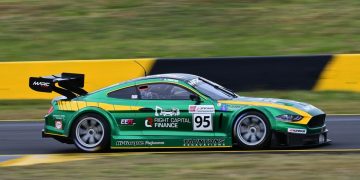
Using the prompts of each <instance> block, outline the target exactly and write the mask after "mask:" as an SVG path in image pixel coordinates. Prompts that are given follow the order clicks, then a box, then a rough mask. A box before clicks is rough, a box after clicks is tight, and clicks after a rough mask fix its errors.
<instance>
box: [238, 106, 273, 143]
mask: <svg viewBox="0 0 360 180" xmlns="http://www.w3.org/2000/svg"><path fill="white" fill-rule="evenodd" d="M234 138H235V139H236V144H237V146H238V147H240V148H243V149H263V148H264V147H266V146H268V145H269V143H270V140H271V127H270V123H269V121H268V119H267V118H266V116H264V115H263V114H262V113H259V112H256V111H249V112H246V113H244V114H242V115H240V116H239V117H238V118H237V119H236V122H235V124H234Z"/></svg>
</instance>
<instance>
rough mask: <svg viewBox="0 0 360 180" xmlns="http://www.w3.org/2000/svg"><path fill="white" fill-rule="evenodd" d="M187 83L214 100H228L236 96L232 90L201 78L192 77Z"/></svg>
mask: <svg viewBox="0 0 360 180" xmlns="http://www.w3.org/2000/svg"><path fill="white" fill-rule="evenodd" d="M188 83H189V84H190V85H191V86H193V87H194V88H195V89H197V90H198V91H200V92H201V93H203V94H205V95H207V96H209V97H210V98H212V99H214V100H223V99H226V100H228V99H234V98H236V97H238V96H237V95H236V94H235V93H233V92H232V91H230V90H228V89H226V88H224V87H222V86H220V85H218V84H216V83H214V82H211V81H209V80H206V79H203V78H196V79H192V80H190V81H189V82H188Z"/></svg>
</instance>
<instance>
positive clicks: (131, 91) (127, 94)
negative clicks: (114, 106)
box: [108, 86, 138, 99]
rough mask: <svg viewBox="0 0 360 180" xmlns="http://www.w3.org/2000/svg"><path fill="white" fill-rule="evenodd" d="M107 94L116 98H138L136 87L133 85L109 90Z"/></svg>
mask: <svg viewBox="0 0 360 180" xmlns="http://www.w3.org/2000/svg"><path fill="white" fill-rule="evenodd" d="M108 96H109V97H112V98H118V99H138V95H137V92H136V88H135V87H134V86H132V87H128V88H124V89H119V90H116V91H113V92H110V93H109V94H108Z"/></svg>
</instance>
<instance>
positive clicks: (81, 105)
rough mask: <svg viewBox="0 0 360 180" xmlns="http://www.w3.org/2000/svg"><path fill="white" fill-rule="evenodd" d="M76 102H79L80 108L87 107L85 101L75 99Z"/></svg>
mask: <svg viewBox="0 0 360 180" xmlns="http://www.w3.org/2000/svg"><path fill="white" fill-rule="evenodd" d="M75 102H76V103H77V105H78V108H79V109H82V108H84V107H86V102H85V101H75Z"/></svg>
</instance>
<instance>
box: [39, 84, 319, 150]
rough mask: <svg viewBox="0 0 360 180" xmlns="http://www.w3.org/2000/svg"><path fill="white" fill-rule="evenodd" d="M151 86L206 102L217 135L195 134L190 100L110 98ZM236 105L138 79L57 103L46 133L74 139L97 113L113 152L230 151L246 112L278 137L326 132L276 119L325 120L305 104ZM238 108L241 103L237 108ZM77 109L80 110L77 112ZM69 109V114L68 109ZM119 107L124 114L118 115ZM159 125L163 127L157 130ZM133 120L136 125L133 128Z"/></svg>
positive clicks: (262, 101)
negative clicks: (84, 120) (77, 124)
mask: <svg viewBox="0 0 360 180" xmlns="http://www.w3.org/2000/svg"><path fill="white" fill-rule="evenodd" d="M148 83H172V84H177V85H178V86H181V87H184V88H186V89H188V90H190V91H192V92H193V93H194V94H197V95H198V96H199V97H200V100H201V103H200V104H198V105H209V106H207V107H211V106H213V109H214V112H211V113H207V114H210V115H211V121H212V129H211V130H206V131H198V130H194V127H193V126H194V122H193V116H194V113H190V110H189V108H190V107H189V106H192V105H195V104H196V102H195V101H193V100H190V99H189V100H141V99H117V98H112V97H108V93H110V92H113V91H115V90H118V89H122V88H126V87H131V86H138V85H142V84H148ZM231 102H232V103H223V102H221V101H217V100H213V99H211V98H210V97H208V96H206V95H205V94H202V93H201V92H200V91H198V90H197V89H195V88H194V87H193V86H191V85H190V83H188V82H186V81H182V80H176V79H166V78H165V79H164V78H150V79H146V78H145V79H138V80H133V81H128V82H124V83H120V84H116V85H113V86H109V87H106V88H104V89H101V90H98V91H96V92H93V93H89V94H87V95H85V96H80V97H77V98H74V99H71V100H66V99H65V98H56V99H54V100H53V101H52V106H53V108H54V111H52V112H51V113H50V114H47V115H46V116H45V127H44V133H45V134H51V135H57V136H61V137H67V138H70V137H71V129H72V128H73V122H74V121H75V120H76V119H77V118H79V117H80V116H81V115H84V114H87V113H97V114H99V115H101V116H102V117H103V118H104V119H106V120H107V121H108V123H109V125H110V129H111V147H112V148H134V147H139V148H140V147H230V146H233V143H234V140H233V125H234V121H235V120H236V119H237V118H238V117H239V116H240V115H241V114H243V113H244V112H247V111H258V112H261V113H263V114H264V115H265V116H266V117H267V118H268V120H269V122H270V124H271V129H272V131H274V132H275V131H276V132H283V133H288V128H296V129H305V130H306V134H307V135H309V134H318V133H321V131H322V130H323V127H317V128H309V127H308V126H307V124H306V123H305V124H304V122H301V121H299V122H284V121H280V120H277V119H276V116H278V115H283V114H294V115H298V114H299V113H298V111H296V112H294V111H292V110H291V109H292V108H295V109H297V110H299V111H300V112H304V113H307V114H309V115H310V116H316V115H320V114H324V112H322V111H321V110H319V109H317V108H315V107H313V106H311V105H308V104H305V103H300V102H295V101H290V100H280V99H267V98H251V97H241V96H240V97H238V98H235V99H232V100H231ZM237 102H241V103H240V104H237ZM66 103H67V104H66ZM80 103H82V106H80ZM61 104H62V105H61ZM64 104H66V105H67V106H66V105H64ZM101 104H102V105H101ZM104 104H105V105H104ZM257 104H259V105H257ZM74 105H75V106H77V107H74ZM61 106H62V107H61ZM65 106H66V108H64V107H65ZM69 106H71V107H69ZM116 106H121V107H122V108H120V109H117V108H115V107H116ZM157 106H158V107H161V108H162V109H163V110H169V109H170V110H171V109H174V108H176V109H178V110H179V112H178V115H177V116H176V117H175V116H166V115H159V114H158V115H157V116H156V108H157ZM124 107H125V108H124ZM282 107H284V108H282ZM286 107H289V108H286ZM141 108H151V109H153V110H155V111H142V110H141ZM289 109H290V110H289ZM299 115H301V114H299ZM305 118H306V117H305ZM308 118H311V117H308ZM149 119H152V120H153V124H152V127H147V126H146V125H147V124H149V122H146V121H147V120H149ZM155 119H156V122H158V124H157V126H156V127H155V123H154V122H155ZM129 120H130V122H132V123H128V122H129ZM55 121H58V122H59V121H60V122H61V124H62V126H61V127H60V128H59V127H56V125H55ZM159 126H163V127H159Z"/></svg>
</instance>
